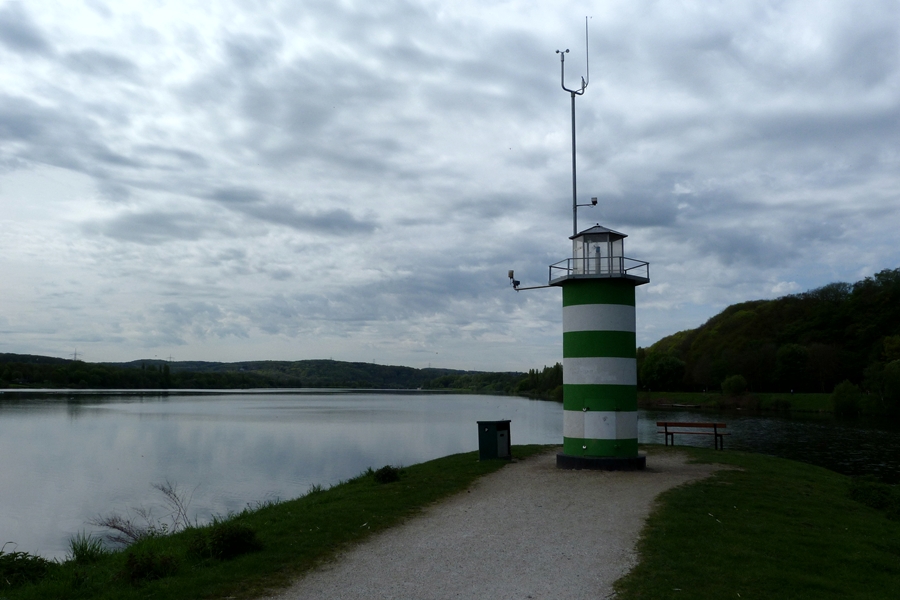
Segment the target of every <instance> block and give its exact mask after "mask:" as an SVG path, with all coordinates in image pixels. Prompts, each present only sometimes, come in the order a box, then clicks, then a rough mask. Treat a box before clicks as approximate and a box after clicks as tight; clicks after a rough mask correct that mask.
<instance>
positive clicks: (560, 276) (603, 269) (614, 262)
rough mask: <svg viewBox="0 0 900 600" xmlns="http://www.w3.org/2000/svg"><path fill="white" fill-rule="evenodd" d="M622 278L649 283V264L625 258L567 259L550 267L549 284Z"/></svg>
mask: <svg viewBox="0 0 900 600" xmlns="http://www.w3.org/2000/svg"><path fill="white" fill-rule="evenodd" d="M603 277H610V278H612V277H623V278H627V279H633V280H635V281H639V282H641V283H647V282H649V281H650V263H648V262H645V261H643V260H637V259H634V258H628V257H627V256H603V257H588V258H567V259H565V260H561V261H559V262H558V263H554V264H552V265H550V284H551V285H552V284H553V283H555V282H559V281H563V280H565V279H594V278H603Z"/></svg>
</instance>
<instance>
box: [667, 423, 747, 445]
mask: <svg viewBox="0 0 900 600" xmlns="http://www.w3.org/2000/svg"><path fill="white" fill-rule="evenodd" d="M656 425H657V427H662V428H663V429H662V430H661V431H657V433H662V434H665V436H666V446H668V445H669V438H670V437H671V438H672V445H673V446H674V445H675V434H676V433H677V434H679V435H712V436H715V437H714V440H713V444H714V445H715V448H716V450H719V449H724V448H725V438H724V437H723V436H726V435H730V434H728V433H724V432H721V431H719V430H720V429H725V428H726V427H727V425H726V424H725V423H689V422H685V421H657V422H656ZM670 427H671V428H673V429H670ZM689 428H691V429H712V431H685V429H689Z"/></svg>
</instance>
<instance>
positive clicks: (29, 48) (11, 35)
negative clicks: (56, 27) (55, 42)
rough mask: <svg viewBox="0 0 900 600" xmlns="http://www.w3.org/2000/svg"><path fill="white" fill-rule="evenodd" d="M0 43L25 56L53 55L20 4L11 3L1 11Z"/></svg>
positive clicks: (48, 44)
mask: <svg viewBox="0 0 900 600" xmlns="http://www.w3.org/2000/svg"><path fill="white" fill-rule="evenodd" d="M0 43H2V44H3V45H4V46H6V47H7V48H9V49H10V50H12V51H14V52H21V53H23V54H41V55H52V54H53V48H52V47H51V46H50V43H49V42H47V40H46V38H45V37H44V35H43V34H42V33H41V31H40V29H38V27H37V25H35V23H34V21H32V20H31V17H30V16H29V14H28V13H27V12H26V11H25V9H24V8H23V6H22V4H21V3H20V2H11V3H9V4H7V5H6V6H5V7H3V8H2V9H0Z"/></svg>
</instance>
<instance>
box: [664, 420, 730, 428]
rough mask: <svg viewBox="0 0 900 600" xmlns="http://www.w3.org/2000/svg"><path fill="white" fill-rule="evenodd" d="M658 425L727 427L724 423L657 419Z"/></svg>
mask: <svg viewBox="0 0 900 600" xmlns="http://www.w3.org/2000/svg"><path fill="white" fill-rule="evenodd" d="M656 425H657V426H658V427H665V426H666V425H668V426H669V427H728V426H727V425H726V424H725V423H687V422H685V421H657V422H656Z"/></svg>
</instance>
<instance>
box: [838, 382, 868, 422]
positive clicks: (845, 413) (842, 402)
mask: <svg viewBox="0 0 900 600" xmlns="http://www.w3.org/2000/svg"><path fill="white" fill-rule="evenodd" d="M861 396H862V394H861V393H860V391H859V388H858V387H857V386H856V385H854V384H852V383H850V382H849V381H847V380H846V379H845V380H844V381H842V382H841V383H839V384H837V385H836V386H835V388H834V391H833V392H832V393H831V406H832V408H833V409H834V414H836V415H838V416H841V417H856V416H858V415H859V413H860V405H861Z"/></svg>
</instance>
